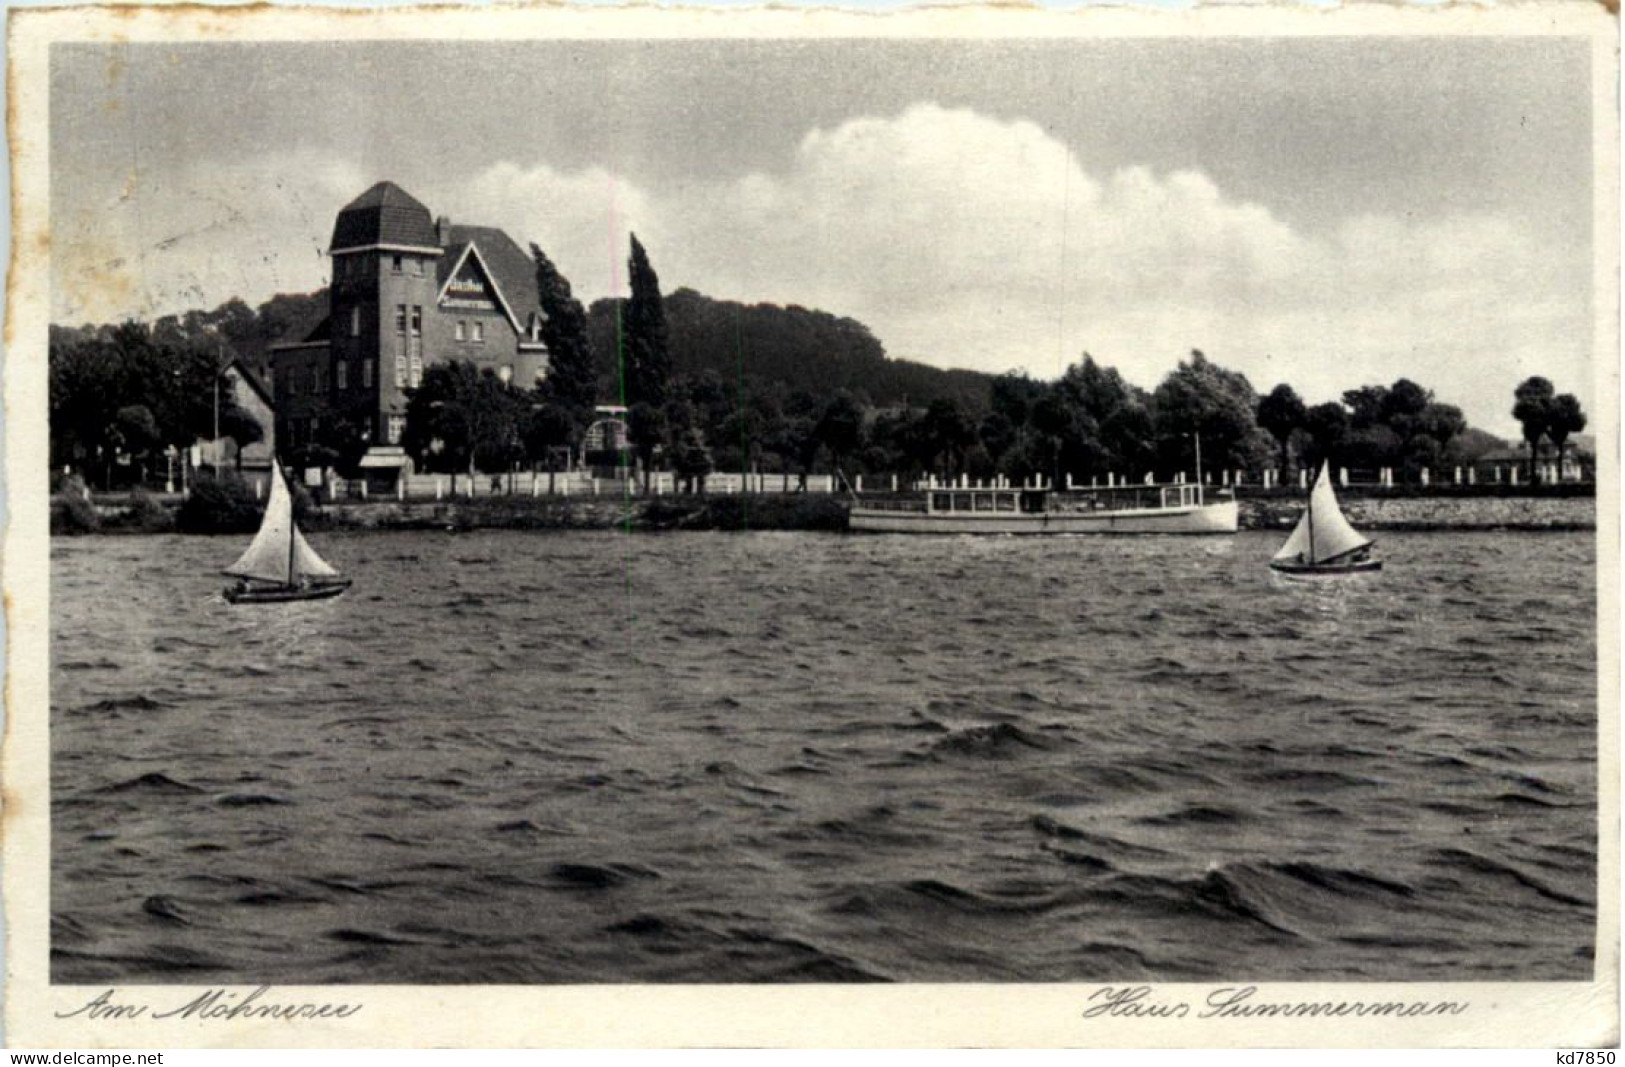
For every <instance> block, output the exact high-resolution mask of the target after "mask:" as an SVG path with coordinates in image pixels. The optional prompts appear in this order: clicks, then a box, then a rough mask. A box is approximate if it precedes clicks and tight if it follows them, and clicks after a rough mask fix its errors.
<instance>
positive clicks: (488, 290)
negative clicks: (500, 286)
mask: <svg viewBox="0 0 1625 1067" xmlns="http://www.w3.org/2000/svg"><path fill="white" fill-rule="evenodd" d="M440 306H441V307H443V308H456V309H458V310H462V311H490V312H497V311H500V310H501V308H500V307H499V306H498V301H497V292H496V287H495V286H494V285H493V284H492V282H491V278H490V276H489V275H488V274H486V272H485V267H484V265H483V264H481V263H480V260H479V257H477V256H471V255H467V254H466V252H465V254H464V255H463V257H462V260H461V261H460V262H459V263H458V265H457V269H456V270H455V271H453V272H452V275H451V277H449V278H447V279H446V284H445V285H444V286H443V287H442V288H441V293H440Z"/></svg>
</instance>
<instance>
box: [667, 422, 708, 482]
mask: <svg viewBox="0 0 1625 1067" xmlns="http://www.w3.org/2000/svg"><path fill="white" fill-rule="evenodd" d="M673 451H674V455H673V456H672V465H673V466H674V467H675V468H676V470H677V474H678V476H680V477H681V478H683V479H684V480H685V481H686V482H687V483H688V491H689V492H691V493H693V492H700V493H703V492H705V477H706V475H708V474H710V473H711V470H712V463H711V450H710V449H709V448H708V447H706V444H705V434H704V433H702V432H701V431H700V429H699V427H697V426H690V427H689V428H688V429H686V430H684V431H683V432H682V433H681V434H680V435H678V438H677V447H676V448H675V449H674V450H673Z"/></svg>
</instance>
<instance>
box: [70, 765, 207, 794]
mask: <svg viewBox="0 0 1625 1067" xmlns="http://www.w3.org/2000/svg"><path fill="white" fill-rule="evenodd" d="M96 792H98V793H143V794H149V795H153V796H181V795H183V794H187V793H201V792H203V790H202V789H200V788H198V787H197V786H195V785H192V784H191V783H190V782H182V781H180V780H178V779H175V778H171V777H170V776H169V775H167V774H163V773H161V772H159V771H149V772H148V773H146V774H143V775H141V776H140V777H137V778H131V779H129V780H128V781H123V782H115V783H114V784H113V785H106V786H103V787H102V788H100V789H98V790H96Z"/></svg>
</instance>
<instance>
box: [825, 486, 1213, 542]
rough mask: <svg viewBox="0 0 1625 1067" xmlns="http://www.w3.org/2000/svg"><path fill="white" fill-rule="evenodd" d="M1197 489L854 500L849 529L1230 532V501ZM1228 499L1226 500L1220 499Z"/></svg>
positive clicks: (950, 492)
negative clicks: (1212, 496) (1215, 498)
mask: <svg viewBox="0 0 1625 1067" xmlns="http://www.w3.org/2000/svg"><path fill="white" fill-rule="evenodd" d="M1214 495H1216V496H1218V497H1220V498H1221V499H1217V500H1214V501H1211V502H1210V501H1208V499H1207V490H1205V489H1204V487H1203V486H1201V485H1200V484H1197V485H1192V484H1189V483H1185V482H1179V483H1175V484H1172V485H1134V486H1120V487H1115V488H1110V489H1099V488H1095V489H1075V490H1067V491H1064V492H1063V491H1060V490H1055V489H1021V488H1015V487H1000V488H992V489H984V488H975V489H971V488H954V487H942V488H932V489H927V490H925V491H924V492H923V493H918V494H911V495H908V496H888V497H858V498H856V500H855V501H854V502H853V504H852V508H851V511H850V512H849V513H848V516H847V526H848V528H849V529H852V530H861V531H866V532H871V533H928V534H962V533H975V534H1086V533H1098V534H1233V533H1235V532H1236V526H1237V509H1236V501H1235V497H1234V496H1233V495H1232V494H1231V493H1230V491H1229V490H1217V491H1216V492H1215V494H1214ZM1225 498H1228V499H1225Z"/></svg>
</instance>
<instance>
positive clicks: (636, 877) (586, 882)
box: [548, 863, 660, 889]
mask: <svg viewBox="0 0 1625 1067" xmlns="http://www.w3.org/2000/svg"><path fill="white" fill-rule="evenodd" d="M548 874H549V876H551V877H552V879H553V881H554V883H555V884H556V885H558V886H559V887H561V888H566V889H616V888H619V887H620V886H624V885H627V884H628V883H630V882H634V881H649V880H653V879H657V878H659V877H660V873H659V872H658V871H654V870H651V869H650V868H648V867H640V866H638V865H637V864H632V863H610V864H594V863H555V864H554V865H553V866H552V867H551V868H549V869H548Z"/></svg>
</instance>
